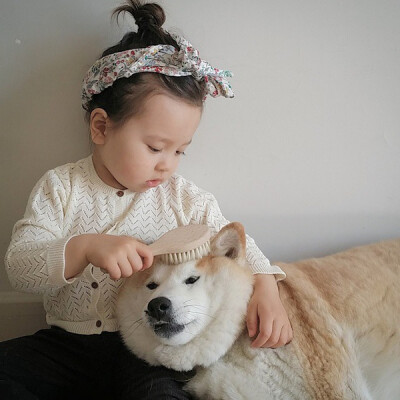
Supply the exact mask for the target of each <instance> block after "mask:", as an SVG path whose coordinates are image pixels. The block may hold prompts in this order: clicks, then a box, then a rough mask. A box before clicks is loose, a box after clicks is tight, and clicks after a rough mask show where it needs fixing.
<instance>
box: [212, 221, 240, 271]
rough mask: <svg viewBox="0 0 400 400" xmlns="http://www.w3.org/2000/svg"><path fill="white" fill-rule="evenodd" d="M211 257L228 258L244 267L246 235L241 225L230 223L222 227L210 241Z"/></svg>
mask: <svg viewBox="0 0 400 400" xmlns="http://www.w3.org/2000/svg"><path fill="white" fill-rule="evenodd" d="M211 255H213V256H217V257H229V258H231V259H233V260H235V261H236V262H237V263H238V264H240V265H242V266H244V265H246V234H245V232H244V228H243V225H242V224H241V223H239V222H231V223H230V224H228V225H226V226H224V227H223V228H222V229H221V230H220V231H219V232H218V233H217V235H216V236H215V237H214V238H213V239H212V241H211Z"/></svg>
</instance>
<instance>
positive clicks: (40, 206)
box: [5, 156, 285, 334]
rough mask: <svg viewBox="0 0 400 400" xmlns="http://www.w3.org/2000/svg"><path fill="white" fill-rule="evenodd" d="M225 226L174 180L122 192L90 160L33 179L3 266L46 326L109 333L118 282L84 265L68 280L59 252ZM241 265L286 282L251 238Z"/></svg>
mask: <svg viewBox="0 0 400 400" xmlns="http://www.w3.org/2000/svg"><path fill="white" fill-rule="evenodd" d="M117 193H118V194H119V195H118V194H117ZM121 193H123V195H122V196H120V195H121ZM228 223H229V221H228V220H226V219H225V218H224V217H223V215H222V213H221V211H220V209H219V206H218V203H217V201H216V199H215V197H214V196H213V195H212V194H210V193H208V192H206V191H204V190H202V189H200V188H198V187H197V186H196V185H194V184H193V183H192V182H190V181H188V180H186V179H184V178H183V177H181V176H180V175H177V174H175V175H173V176H172V177H171V178H170V179H169V180H168V181H167V182H165V183H163V184H162V185H160V186H158V187H156V188H152V189H150V190H147V191H146V192H144V193H134V192H130V191H129V190H124V191H121V190H118V189H115V188H113V187H111V186H108V185H107V184H105V183H104V182H103V181H102V180H101V179H100V178H99V176H98V175H97V173H96V171H95V169H94V166H93V161H92V156H89V157H87V158H84V159H82V160H80V161H77V162H76V163H69V164H65V165H63V166H60V167H57V168H55V169H52V170H50V171H48V172H46V173H45V174H44V175H43V177H42V178H41V179H40V180H39V181H38V182H37V184H36V185H35V187H34V188H33V190H32V193H31V195H30V197H29V200H28V204H27V207H26V210H25V214H24V217H23V218H22V219H21V220H20V221H18V222H17V223H16V224H15V226H14V228H13V232H12V238H11V243H10V245H9V248H8V250H7V253H6V256H5V265H6V270H7V273H8V276H9V279H10V282H11V284H12V286H13V287H14V289H16V290H20V291H25V292H31V293H40V294H42V295H43V301H44V308H45V310H46V318H47V323H48V324H49V325H55V326H59V327H61V328H64V329H66V330H67V331H69V332H73V333H79V334H98V333H101V332H102V331H109V332H113V331H116V330H117V329H118V326H117V322H116V318H115V303H116V296H117V293H118V290H119V289H120V287H121V285H122V283H123V279H119V280H116V281H114V280H112V279H110V278H109V276H108V274H105V273H103V272H102V271H101V270H100V269H99V268H96V267H94V266H93V265H91V264H89V265H88V266H87V267H86V268H85V269H84V271H83V272H82V273H81V274H80V275H79V276H77V277H75V278H73V279H68V280H66V279H65V277H64V270H65V247H66V244H67V243H68V241H69V240H70V239H71V238H72V237H73V236H76V235H80V234H84V233H106V234H110V235H129V236H132V237H134V238H137V239H139V240H141V241H143V242H144V243H147V244H150V243H152V242H154V241H155V240H157V239H158V238H159V237H160V236H161V235H163V234H164V233H166V232H168V231H169V230H171V229H173V228H176V227H178V226H182V225H188V224H207V225H208V226H209V227H210V229H211V231H212V234H215V233H217V232H218V231H219V230H220V229H221V228H222V227H223V226H225V225H226V224H228ZM247 261H248V263H249V265H250V268H251V269H252V271H253V273H265V274H276V279H277V280H280V279H283V278H284V277H285V273H284V272H283V271H282V270H281V269H280V268H279V267H278V266H275V265H271V264H270V262H269V261H268V259H267V258H265V256H264V255H263V254H262V253H261V251H260V250H259V249H258V247H257V246H256V244H255V243H254V240H253V239H251V238H250V237H249V236H247Z"/></svg>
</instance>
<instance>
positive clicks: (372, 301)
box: [279, 239, 400, 400]
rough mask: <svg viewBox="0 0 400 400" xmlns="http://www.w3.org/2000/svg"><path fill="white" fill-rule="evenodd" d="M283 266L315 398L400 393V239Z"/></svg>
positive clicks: (284, 289)
mask: <svg viewBox="0 0 400 400" xmlns="http://www.w3.org/2000/svg"><path fill="white" fill-rule="evenodd" d="M279 264H280V265H281V266H282V268H283V269H284V270H285V272H286V273H287V278H286V279H285V280H284V281H282V282H281V283H280V294H281V298H282V301H283V302H284V304H285V306H286V309H287V311H288V313H289V317H290V319H291V322H292V325H293V330H294V333H295V340H294V341H293V350H294V351H295V352H296V354H297V357H298V358H299V360H300V362H301V364H302V365H303V366H304V367H305V368H304V370H305V374H306V379H307V382H308V385H309V388H310V391H311V392H313V393H314V394H315V398H318V399H323V398H329V399H331V398H335V397H324V396H323V393H324V392H326V393H328V392H330V391H331V392H332V393H335V392H338V393H339V392H340V391H343V393H346V392H348V393H349V398H358V397H356V396H354V397H352V396H351V392H354V391H356V392H357V390H358V391H359V392H360V393H362V396H361V397H360V398H367V399H368V398H370V397H368V392H370V393H371V394H372V396H373V397H372V398H376V399H390V400H392V399H395V398H400V385H399V383H398V381H399V379H398V378H399V377H400V362H399V360H400V312H399V309H400V239H398V240H392V241H386V242H382V243H377V244H372V245H368V246H361V247H357V248H353V249H350V250H347V251H344V252H342V253H338V254H334V255H331V256H328V257H323V258H317V259H309V260H304V261H301V262H297V263H292V264H281V263H279ZM396 376H397V378H395V377H396ZM364 378H365V380H364ZM365 381H366V385H365ZM343 384H344V385H345V386H346V385H347V386H348V387H347V388H346V387H342V386H343ZM361 386H362V387H361ZM339 396H340V395H339V394H338V397H337V398H340V397H339ZM363 396H364V397H363ZM396 396H397V397H396Z"/></svg>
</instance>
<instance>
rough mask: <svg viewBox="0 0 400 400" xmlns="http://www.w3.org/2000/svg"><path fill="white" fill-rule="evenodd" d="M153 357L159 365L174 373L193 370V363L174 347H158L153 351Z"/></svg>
mask: <svg viewBox="0 0 400 400" xmlns="http://www.w3.org/2000/svg"><path fill="white" fill-rule="evenodd" d="M154 355H155V357H156V358H157V360H158V361H159V363H160V364H161V365H163V366H164V367H167V368H170V369H174V370H176V371H190V370H192V369H193V361H192V360H191V359H190V357H188V355H187V354H185V352H181V351H179V348H178V347H174V346H166V345H162V346H158V347H156V348H155V349H154Z"/></svg>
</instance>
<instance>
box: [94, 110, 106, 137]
mask: <svg viewBox="0 0 400 400" xmlns="http://www.w3.org/2000/svg"><path fill="white" fill-rule="evenodd" d="M107 121H108V115H107V113H106V112H105V111H104V110H103V109H102V108H95V109H94V110H93V111H92V112H91V113H90V136H91V138H92V141H93V143H95V144H104V142H105V137H106V135H107V126H108V125H107Z"/></svg>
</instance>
